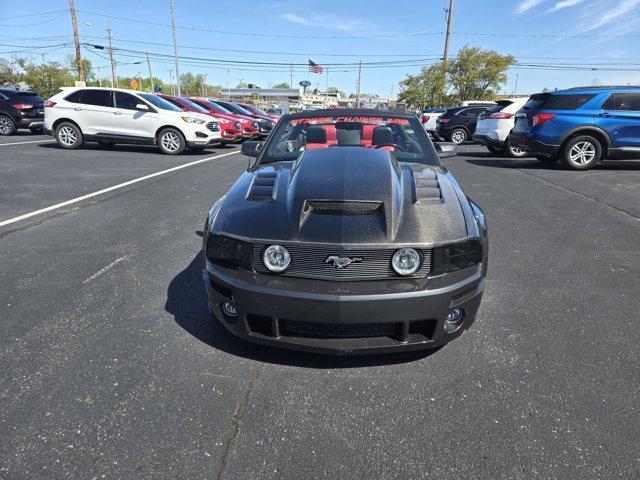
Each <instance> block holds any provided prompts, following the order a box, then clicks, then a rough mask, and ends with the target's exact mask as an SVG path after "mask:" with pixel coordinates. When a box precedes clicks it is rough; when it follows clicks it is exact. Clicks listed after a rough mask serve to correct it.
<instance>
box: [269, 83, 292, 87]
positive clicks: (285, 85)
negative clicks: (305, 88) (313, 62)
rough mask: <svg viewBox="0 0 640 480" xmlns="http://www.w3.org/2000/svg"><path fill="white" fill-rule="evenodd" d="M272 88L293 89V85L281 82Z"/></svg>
mask: <svg viewBox="0 0 640 480" xmlns="http://www.w3.org/2000/svg"><path fill="white" fill-rule="evenodd" d="M271 88H291V85H289V84H288V83H287V82H280V83H276V84H275V85H274V86H273V87H271Z"/></svg>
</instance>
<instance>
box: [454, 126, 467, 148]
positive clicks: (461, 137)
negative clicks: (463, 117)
mask: <svg viewBox="0 0 640 480" xmlns="http://www.w3.org/2000/svg"><path fill="white" fill-rule="evenodd" d="M466 139H467V135H466V133H464V131H462V130H456V131H455V132H453V133H452V134H451V141H452V142H453V143H455V144H457V145H460V144H461V143H463V142H464V141H465V140H466Z"/></svg>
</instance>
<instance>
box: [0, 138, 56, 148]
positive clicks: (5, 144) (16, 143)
mask: <svg viewBox="0 0 640 480" xmlns="http://www.w3.org/2000/svg"><path fill="white" fill-rule="evenodd" d="M50 142H55V140H28V141H24V142H11V143H0V147H6V146H9V145H22V144H23V143H50Z"/></svg>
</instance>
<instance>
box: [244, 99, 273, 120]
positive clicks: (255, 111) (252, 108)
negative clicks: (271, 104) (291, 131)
mask: <svg viewBox="0 0 640 480" xmlns="http://www.w3.org/2000/svg"><path fill="white" fill-rule="evenodd" d="M238 105H240V106H241V107H242V108H245V109H247V110H249V111H250V112H251V113H253V114H254V115H259V116H261V117H263V118H268V119H269V120H273V121H274V122H277V121H278V120H280V117H279V116H278V115H271V114H270V113H267V112H265V111H264V110H260V109H259V108H258V107H256V106H255V105H253V104H251V103H238Z"/></svg>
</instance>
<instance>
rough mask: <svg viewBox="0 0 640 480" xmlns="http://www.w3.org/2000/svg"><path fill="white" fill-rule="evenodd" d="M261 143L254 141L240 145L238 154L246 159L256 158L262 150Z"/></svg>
mask: <svg viewBox="0 0 640 480" xmlns="http://www.w3.org/2000/svg"><path fill="white" fill-rule="evenodd" d="M262 144H263V142H256V141H248V142H244V143H243V144H242V147H241V148H240V153H242V155H246V156H247V157H257V156H258V155H259V154H260V149H261V148H262Z"/></svg>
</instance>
